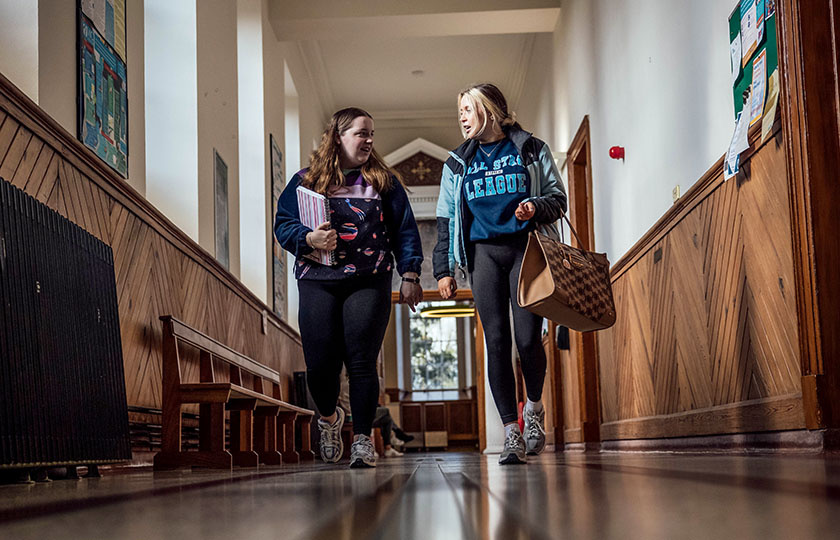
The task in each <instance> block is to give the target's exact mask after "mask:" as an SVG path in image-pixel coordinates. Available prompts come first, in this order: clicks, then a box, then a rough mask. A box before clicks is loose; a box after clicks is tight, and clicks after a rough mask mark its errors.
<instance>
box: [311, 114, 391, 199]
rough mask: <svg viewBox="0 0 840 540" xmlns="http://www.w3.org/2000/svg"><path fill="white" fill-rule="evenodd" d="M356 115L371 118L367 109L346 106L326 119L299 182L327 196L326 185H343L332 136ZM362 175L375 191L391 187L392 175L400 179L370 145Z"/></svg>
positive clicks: (337, 186) (337, 153)
mask: <svg viewBox="0 0 840 540" xmlns="http://www.w3.org/2000/svg"><path fill="white" fill-rule="evenodd" d="M360 116H366V117H368V118H370V119H371V120H373V117H372V116H371V115H370V113H368V112H367V111H364V110H362V109H359V108H357V107H347V108H346V109H341V110H340V111H336V113H335V114H333V115H332V118H331V119H330V123H329V125H328V126H327V129H325V130H324V133H323V134H322V135H321V143H320V144H319V145H318V148H316V149H315V150H314V151H313V152H312V155H310V157H309V170H308V171H306V174H305V175H304V176H303V180H302V181H301V185H302V186H304V187H306V188H309V189H311V190H312V191H316V192H318V193H320V194H322V195H327V192H328V191H329V190H330V188H339V187H341V186H343V185H344V173H343V172H341V161H340V159H339V158H340V156H341V149H340V147H339V144H338V141H336V136H339V137H340V136H341V135H342V134H344V132H345V131H347V130H348V129H350V125H351V124H352V123H353V120H355V119H356V118H358V117H360ZM361 171H362V178H364V179H365V181H366V182H367V183H368V184H370V185H371V186H373V188H374V189H375V190H376V191H378V192H379V193H384V192H386V191H390V190H391V188H392V187H393V185H394V184H393V180H392V179H393V178H394V177H396V178H397V181H398V182H401V180H400V178H399V175H397V174H396V172H395V171H394V170H393V169H391V168H390V167H388V166H387V165H385V162H384V161H382V158H381V157H380V156H379V154H378V153H377V152H376V150H375V149H374V148H371V152H370V157H368V160H367V161H366V162H365V163H363V164H362V167H361Z"/></svg>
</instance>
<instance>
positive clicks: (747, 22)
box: [741, 0, 758, 66]
mask: <svg viewBox="0 0 840 540" xmlns="http://www.w3.org/2000/svg"><path fill="white" fill-rule="evenodd" d="M756 30H757V28H756V24H755V0H741V65H742V66H746V65H747V62H748V61H749V59H750V57H751V56H752V54H753V53H754V52H755V49H756V47H757V46H758V40H757V37H758V36H757V32H756Z"/></svg>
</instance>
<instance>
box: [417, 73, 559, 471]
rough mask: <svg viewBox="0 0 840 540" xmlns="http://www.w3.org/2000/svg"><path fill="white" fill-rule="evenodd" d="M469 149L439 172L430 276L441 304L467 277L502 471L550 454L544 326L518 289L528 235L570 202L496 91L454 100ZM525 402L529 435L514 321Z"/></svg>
mask: <svg viewBox="0 0 840 540" xmlns="http://www.w3.org/2000/svg"><path fill="white" fill-rule="evenodd" d="M458 119H459V123H460V127H461V133H462V135H463V136H464V138H465V139H466V141H465V142H464V143H463V144H462V145H461V146H459V147H458V148H456V149H455V150H453V151H452V152H450V156H451V157H450V158H449V159H448V160H447V161H446V164H445V165H444V167H443V173H442V177H441V182H440V198H439V199H438V204H437V226H438V241H437V245H436V246H435V250H434V257H433V260H434V273H435V278H436V279H437V280H438V290H439V292H440V295H441V296H442V297H443V298H444V299H447V298H451V297H452V296H453V295H454V294H455V290H456V285H455V279H454V275H455V270H456V267H466V268H467V271H468V272H469V275H470V284H471V287H472V293H473V297H474V298H475V306H476V309H477V310H478V314H479V317H481V323H482V325H483V326H484V335H485V342H486V350H487V364H488V369H487V374H488V378H489V382H490V389H491V390H492V393H493V399H494V401H495V402H496V408H497V409H498V411H499V415H500V416H501V420H502V423H503V424H504V426H505V444H504V449H503V451H502V454H501V456H500V458H499V463H501V464H510V463H525V459H526V458H525V455H526V454H532V455H533V454H539V453H540V452H542V450H543V448H544V447H545V411H544V409H543V406H542V401H541V399H542V388H543V382H544V380H545V370H546V359H545V352H544V351H543V348H542V342H541V339H540V338H541V331H542V322H543V320H542V317H539V316H537V315H534V314H532V313H531V312H529V311H527V310H525V309H523V308H521V307H519V305H518V304H517V301H516V287H517V281H518V278H519V268H520V266H521V264H522V256H523V254H524V253H525V246H526V245H527V242H528V233H529V232H530V231H532V230H534V229H535V228H537V227H539V226H548V227H555V225H554V223H555V222H556V221H557V220H558V219H559V218H560V216H561V215H562V213H563V212H565V211H566V192H565V190H564V188H563V183H562V180H561V179H560V173H559V172H558V171H557V166H556V165H555V163H554V159H553V158H552V156H551V149H549V147H548V145H547V144H545V143H544V142H543V141H541V140H539V139H537V138H536V137H534V136H532V135H531V134H530V133H528V132H527V131H524V130H523V129H522V127H521V126H520V125H519V124H518V123H517V122H516V118H515V115H514V114H513V113H510V112H509V111H508V107H507V101H506V100H505V97H504V95H503V94H502V92H501V91H500V90H499V89H498V88H497V87H496V86H494V85H492V84H489V83H485V84H478V85H475V86H471V87H469V88H467V89H466V90H464V91H462V92H461V93H460V94H459V95H458ZM511 311H512V312H513V326H514V338H515V341H516V348H517V350H518V352H519V357H520V360H521V365H522V374H523V377H524V379H525V387H526V390H527V394H528V400H527V403H526V405H525V408H524V411H523V415H524V417H525V433H524V438H523V434H522V433H521V432H520V430H519V424H518V423H517V406H516V383H515V379H514V373H513V364H512V359H511V331H510V315H511Z"/></svg>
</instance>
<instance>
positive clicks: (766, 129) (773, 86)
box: [761, 68, 779, 142]
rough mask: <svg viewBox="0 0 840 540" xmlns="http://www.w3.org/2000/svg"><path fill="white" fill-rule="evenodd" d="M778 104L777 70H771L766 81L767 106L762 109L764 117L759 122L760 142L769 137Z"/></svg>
mask: <svg viewBox="0 0 840 540" xmlns="http://www.w3.org/2000/svg"><path fill="white" fill-rule="evenodd" d="M778 104H779V70H778V68H777V69H775V70H773V73H772V74H771V75H770V78H769V79H768V81H767V105H766V106H765V107H764V117H763V118H762V120H761V142H764V139H766V138H767V136H768V135H770V130H771V129H773V122H775V121H776V106H777V105H778Z"/></svg>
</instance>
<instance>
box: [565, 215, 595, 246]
mask: <svg viewBox="0 0 840 540" xmlns="http://www.w3.org/2000/svg"><path fill="white" fill-rule="evenodd" d="M560 217H562V218H563V219H565V220H566V223H568V224H569V230H570V231H572V234H573V235H575V240H577V242H578V246H579V247H580V249H582V250H583V251H584V252H587V250H586V248H585V247H584V245H583V242H581V241H580V236H578V233H577V231H576V230H575V227H574V225H572V222H571V221H569V218H568V217H567V216H566V212H563V213H562V214H561V216H560ZM560 241H561V242H563V243H564V244H565V243H566V242H565V241H564V239H563V227H560ZM587 253H588V252H587Z"/></svg>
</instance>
